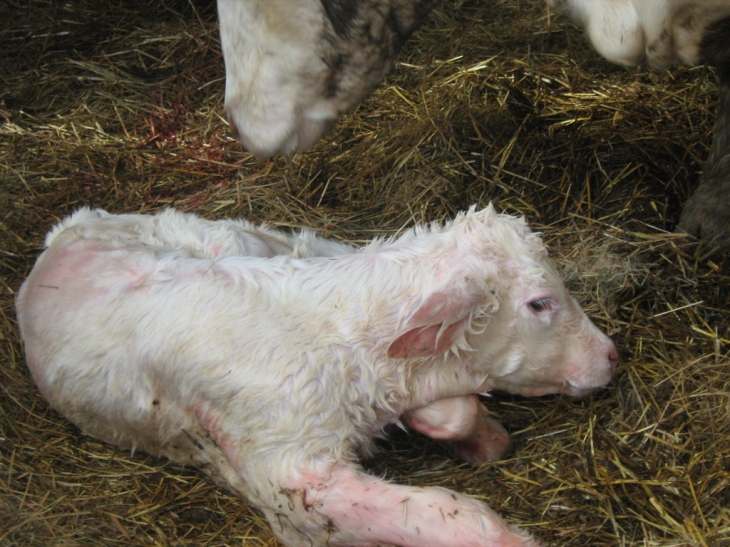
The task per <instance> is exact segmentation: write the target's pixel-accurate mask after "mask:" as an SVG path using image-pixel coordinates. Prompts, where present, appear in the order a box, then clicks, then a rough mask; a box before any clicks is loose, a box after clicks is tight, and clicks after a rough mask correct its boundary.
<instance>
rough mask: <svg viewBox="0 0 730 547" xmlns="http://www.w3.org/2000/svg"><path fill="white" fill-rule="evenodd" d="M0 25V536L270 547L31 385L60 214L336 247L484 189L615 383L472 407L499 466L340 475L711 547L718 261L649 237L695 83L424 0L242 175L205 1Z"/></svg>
mask: <svg viewBox="0 0 730 547" xmlns="http://www.w3.org/2000/svg"><path fill="white" fill-rule="evenodd" d="M0 20H3V21H4V24H3V25H2V29H0V58H2V59H3V62H2V63H0V78H1V85H0V94H1V95H0V212H1V214H0V239H1V240H2V245H1V246H0V248H1V251H2V252H1V253H0V268H1V269H2V278H1V280H2V294H1V295H0V321H1V322H2V330H1V331H0V335H1V338H0V341H1V343H0V413H1V414H0V545H7V546H23V547H31V546H33V547H35V546H43V547H75V546H91V545H110V546H113V545H114V546H120V547H122V546H124V547H127V546H168V545H169V546H188V545H190V546H193V545H195V546H202V545H205V546H210V547H218V546H233V545H246V546H248V545H251V546H256V545H270V546H274V545H276V544H277V543H276V540H275V539H274V538H273V536H272V535H271V533H270V531H269V529H268V526H267V524H266V523H265V522H264V521H263V519H262V518H261V517H260V516H259V515H258V514H257V513H256V512H255V511H253V510H252V509H251V508H250V507H249V506H248V505H247V503H246V502H245V501H244V500H240V499H236V498H233V497H231V496H229V495H228V494H226V493H225V492H223V491H221V490H220V489H218V488H216V487H215V486H214V485H213V484H212V483H211V482H210V481H208V480H206V479H205V478H204V477H202V476H201V475H200V474H199V473H197V472H196V471H195V470H192V469H185V468H181V467H179V466H177V465H175V464H172V463H170V462H166V461H160V460H156V459H155V458H151V457H148V456H146V455H144V454H139V453H138V454H134V455H132V454H129V453H127V452H122V451H117V450H115V449H114V448H112V447H110V446H107V445H104V444H102V443H100V442H97V441H95V440H93V439H90V438H89V437H86V436H84V435H83V434H81V433H80V432H79V431H78V430H77V429H76V428H74V427H73V426H72V425H70V424H69V423H68V422H67V421H66V420H64V419H63V418H62V417H61V416H59V415H58V414H57V413H55V412H54V411H52V410H50V409H49V407H48V405H47V404H46V403H45V401H44V400H43V399H42V398H41V397H40V395H39V394H38V392H37V390H36V388H35V386H34V385H33V382H32V380H31V379H30V377H29V374H28V372H27V369H26V368H25V364H24V361H23V355H22V351H21V346H20V343H19V338H18V332H17V327H16V323H15V317H14V307H13V306H14V297H15V293H16V291H17V288H18V286H19V285H20V283H21V281H22V279H23V278H24V276H25V275H26V274H27V273H28V271H29V270H30V268H31V267H32V264H33V262H34V260H35V258H36V256H37V255H38V253H39V250H40V247H41V244H42V239H43V236H44V234H45V233H46V231H47V230H48V228H49V227H50V226H51V225H52V224H53V223H55V222H56V221H57V220H58V219H59V218H61V217H62V216H64V215H66V214H67V213H69V212H70V211H72V210H74V209H75V208H77V207H79V206H81V205H92V206H97V207H103V208H106V209H108V210H110V211H113V212H153V211H156V210H159V209H160V208H163V207H171V206H174V207H177V208H180V209H182V210H185V211H194V212H197V213H199V214H202V215H204V216H206V217H208V218H223V217H236V216H245V217H247V218H249V219H252V220H254V221H267V222H269V223H271V224H272V225H274V226H276V227H280V228H287V227H290V226H300V225H305V226H310V227H312V228H314V229H316V230H319V231H320V232H321V233H323V234H326V235H328V236H330V237H333V238H336V239H341V240H346V241H351V242H355V243H357V242H361V241H364V240H366V239H369V238H371V237H373V236H375V235H380V234H390V233H393V232H396V231H397V230H399V229H402V228H403V227H407V226H410V225H412V224H413V223H415V222H423V221H430V220H440V219H445V218H450V217H452V216H453V215H454V214H455V213H456V212H457V211H459V210H462V209H464V208H465V207H467V206H469V205H470V204H472V203H479V204H481V205H484V204H486V203H487V202H488V201H494V202H495V204H497V206H498V207H499V208H501V209H503V210H506V211H508V212H511V213H515V214H524V215H526V216H527V218H528V219H529V221H530V222H531V224H532V226H533V228H534V229H536V230H540V231H542V232H543V234H544V238H545V240H546V241H547V242H548V244H549V246H550V248H551V253H552V256H553V258H554V260H555V261H556V262H557V263H558V265H559V267H560V268H561V269H562V270H563V272H564V274H565V276H566V282H567V283H568V285H569V287H570V288H571V290H572V291H573V292H574V294H575V295H576V296H577V298H578V299H579V300H580V301H581V302H582V303H583V304H584V306H585V308H586V310H587V311H588V313H589V314H590V315H591V317H592V318H593V319H594V320H595V322H596V323H597V324H598V325H599V326H600V327H601V328H602V329H603V330H605V331H606V332H607V333H609V334H610V335H611V336H612V337H613V338H614V340H615V341H616V343H617V345H618V347H619V349H620V353H621V361H622V362H621V365H620V367H619V372H618V375H617V377H616V379H615V381H614V382H613V383H612V385H611V386H610V387H608V388H607V389H605V390H603V391H602V392H600V393H597V394H595V395H594V396H591V397H588V398H585V399H583V400H578V401H575V400H570V399H567V398H563V397H546V398H542V399H523V398H518V397H508V396H494V397H492V398H490V400H489V401H488V404H489V407H490V409H492V410H493V411H494V412H495V413H496V414H497V416H498V417H499V418H500V419H501V420H502V421H503V422H504V423H505V425H506V426H507V428H508V429H509V430H510V432H511V433H512V435H513V439H514V441H515V448H514V451H513V453H512V454H511V456H510V457H509V458H508V459H506V460H504V461H501V462H498V463H494V464H489V465H484V466H482V467H479V468H473V467H470V466H468V465H466V464H461V463H459V462H457V461H455V460H454V459H453V458H452V457H451V455H450V454H449V453H448V451H447V450H446V449H445V448H443V447H442V446H440V445H438V444H437V443H435V442H433V441H431V440H428V439H425V438H423V437H420V436H418V435H416V434H411V435H407V434H405V433H398V434H394V435H393V436H392V438H391V439H390V440H389V441H387V442H385V443H383V445H382V451H381V452H380V454H378V456H376V457H375V458H373V459H372V460H370V461H367V462H365V465H366V467H368V469H370V470H371V471H372V472H374V473H377V474H383V475H385V476H387V477H389V478H392V479H393V480H396V481H400V482H404V483H410V484H419V485H441V486H446V487H450V488H455V489H457V490H460V491H463V492H466V493H468V494H470V495H472V496H475V497H477V498H479V499H483V500H485V501H487V502H488V503H490V504H491V506H492V507H493V508H495V509H496V510H497V511H499V512H500V513H502V514H503V515H505V516H506V517H507V518H509V519H510V520H511V521H513V522H515V523H519V524H520V525H522V526H523V527H525V528H528V529H529V530H531V531H532V532H533V533H534V534H535V535H536V536H537V537H539V538H540V539H541V540H542V541H544V543H545V544H546V545H554V546H585V545H591V546H627V547H628V546H632V547H633V546H637V547H638V546H665V547H669V546H685V545H697V546H704V547H721V546H724V545H730V365H729V364H728V363H729V362H730V360H729V359H728V344H730V329H729V328H728V324H729V323H728V318H729V315H730V313H729V311H728V310H730V289H729V288H728V260H727V255H726V254H723V253H722V252H720V251H716V250H713V249H709V248H706V247H703V246H701V245H699V244H697V243H696V242H694V241H692V240H690V239H688V238H685V237H682V236H678V235H676V234H673V233H672V230H673V227H674V223H675V222H676V220H677V218H678V214H679V211H680V209H681V204H682V203H683V201H684V200H685V199H686V198H687V196H688V195H689V194H690V193H691V191H692V189H693V188H694V186H695V184H696V181H697V180H698V174H699V172H700V171H701V169H702V163H703V161H704V158H705V156H706V154H707V150H708V147H709V144H710V140H711V135H712V124H713V120H714V115H715V111H716V102H717V88H716V80H715V77H714V74H713V73H712V71H711V70H709V69H707V68H692V69H690V68H682V69H675V70H672V71H670V72H663V73H660V74H654V73H651V72H647V71H644V70H625V69H621V68H617V67H614V66H611V65H609V64H607V63H606V62H604V61H602V60H601V59H600V58H598V57H597V55H596V54H595V53H594V52H592V51H591V49H590V48H589V47H588V46H587V44H586V43H585V41H584V39H583V37H582V36H581V35H580V33H579V32H578V31H577V30H576V29H574V28H572V27H571V26H570V25H569V24H567V23H566V22H565V21H563V20H562V19H555V18H554V17H553V16H552V15H551V14H549V13H548V12H547V10H546V9H545V7H544V6H543V5H542V2H541V1H540V0H492V1H487V0H479V1H476V0H474V1H471V0H464V1H459V0H453V1H447V0H444V1H442V2H438V3H437V6H436V8H435V10H434V12H433V14H432V15H431V16H430V17H429V18H428V20H427V22H426V24H425V26H424V27H423V28H422V29H421V30H420V31H419V32H418V33H417V34H416V35H415V36H414V37H413V39H412V40H411V41H410V42H409V43H408V44H407V45H406V48H405V50H404V51H403V52H402V54H401V55H400V58H399V59H400V62H399V63H398V65H397V66H396V67H395V68H394V70H393V71H392V72H391V74H390V75H389V76H388V78H387V80H386V81H385V82H384V83H383V85H382V86H381V87H380V88H379V89H378V90H377V92H376V93H375V94H374V95H373V97H371V98H370V99H369V100H368V101H366V102H365V103H364V104H363V105H362V106H361V107H360V108H359V109H358V110H357V111H356V112H354V113H352V114H351V115H349V116H347V117H346V118H345V119H343V120H342V121H341V122H340V124H338V126H337V129H336V132H335V133H334V134H333V135H331V136H329V137H328V138H326V139H324V141H323V142H322V143H320V144H319V145H318V146H317V147H316V148H315V149H314V150H312V151H311V152H308V153H304V154H299V155H297V156H296V157H294V158H293V159H291V160H290V159H285V158H275V159H272V160H269V161H256V160H254V159H253V158H252V157H251V156H250V155H248V154H247V153H246V152H245V151H243V150H242V148H241V146H240V145H239V144H238V143H237V142H235V141H234V140H233V139H232V138H231V137H230V131H229V130H228V127H227V125H226V123H225V121H224V119H223V118H222V113H223V105H222V91H223V76H224V73H223V62H222V58H221V55H220V45H219V40H218V35H217V23H216V14H215V5H214V3H213V2H211V1H203V0H190V1H189V2H188V1H186V0H168V1H166V2H152V1H149V0H147V1H146V2H113V1H109V0H104V1H101V2H91V1H89V0H76V1H73V2H52V1H50V0H23V1H22V2H21V1H20V0H8V1H7V2H5V3H3V4H2V5H0Z"/></svg>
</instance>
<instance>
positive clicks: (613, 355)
mask: <svg viewBox="0 0 730 547" xmlns="http://www.w3.org/2000/svg"><path fill="white" fill-rule="evenodd" d="M608 362H609V363H610V364H611V373H612V374H613V373H614V372H615V371H616V367H618V352H616V351H615V350H614V351H610V352H608Z"/></svg>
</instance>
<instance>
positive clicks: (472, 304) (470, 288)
mask: <svg viewBox="0 0 730 547" xmlns="http://www.w3.org/2000/svg"><path fill="white" fill-rule="evenodd" d="M487 293H488V294H489V295H490V296H491V298H487V295H486V294H485V293H484V291H479V290H477V288H476V287H475V286H474V284H473V283H469V280H464V282H462V284H461V286H460V287H459V286H456V287H453V286H452V287H451V288H447V289H439V290H438V291H436V292H435V293H433V294H431V295H430V296H429V297H428V298H426V300H425V301H424V302H423V303H421V304H420V305H419V306H418V307H417V308H416V310H415V311H414V312H413V313H412V314H411V316H410V317H409V318H408V320H407V321H406V323H405V332H404V333H403V334H401V335H400V336H398V337H397V338H396V339H395V340H394V341H393V342H392V343H391V344H390V346H389V347H388V357H391V358H393V359H414V358H419V357H436V356H438V355H442V354H444V353H445V352H446V351H448V350H449V349H450V348H451V347H452V346H453V345H454V344H455V343H456V342H457V341H458V340H459V338H460V337H461V336H462V335H463V334H464V332H465V331H466V330H467V328H468V327H469V325H470V323H471V321H472V320H473V319H474V318H475V317H476V316H477V315H482V314H484V313H485V312H486V311H487V310H488V309H489V308H490V307H491V308H493V309H495V308H496V305H497V304H496V298H495V297H494V292H493V291H487Z"/></svg>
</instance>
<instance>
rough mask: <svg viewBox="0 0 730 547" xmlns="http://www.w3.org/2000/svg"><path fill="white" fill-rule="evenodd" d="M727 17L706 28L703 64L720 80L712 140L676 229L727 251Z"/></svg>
mask: <svg viewBox="0 0 730 547" xmlns="http://www.w3.org/2000/svg"><path fill="white" fill-rule="evenodd" d="M729 32H730V17H729V18H726V19H723V20H721V21H718V22H717V23H715V24H714V25H712V26H711V27H709V28H708V30H707V31H706V33H705V35H704V38H703V40H702V46H701V50H702V57H703V61H704V62H707V63H708V64H711V65H713V66H715V67H716V68H717V73H718V76H719V80H720V104H719V106H718V115H717V122H716V124H715V138H714V139H713V141H712V147H711V148H710V155H709V157H708V158H707V162H706V163H705V168H704V171H703V172H702V178H701V179H700V184H699V186H698V187H697V190H695V192H694V194H692V195H691V196H690V198H689V199H688V200H687V203H686V204H685V206H684V209H683V210H682V216H681V218H680V221H679V229H680V230H682V231H684V232H687V233H688V234H692V235H694V236H696V237H700V238H702V239H703V240H705V241H707V242H710V243H712V244H718V245H722V246H725V247H730V46H729V45H728V43H727V36H728V33H729Z"/></svg>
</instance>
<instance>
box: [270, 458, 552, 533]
mask: <svg viewBox="0 0 730 547" xmlns="http://www.w3.org/2000/svg"><path fill="white" fill-rule="evenodd" d="M278 492H279V493H282V492H283V493H286V496H287V500H286V503H285V504H281V503H280V504H279V509H278V510H277V511H274V512H273V513H272V512H270V511H265V512H269V513H270V514H268V515H267V516H269V519H270V520H271V521H272V525H273V526H274V529H275V530H277V528H278V529H279V530H280V531H282V532H283V531H284V528H289V529H288V530H286V534H285V535H286V536H287V537H286V540H287V545H298V544H301V545H305V544H306V545H310V546H311V545H315V546H318V545H322V546H324V545H328V546H331V547H335V546H343V547H345V546H347V547H355V546H357V547H375V546H378V547H380V546H395V545H397V546H400V547H539V544H538V543H537V542H536V541H535V540H534V539H533V538H531V537H530V536H529V535H528V534H527V533H525V532H524V531H521V530H519V529H517V528H514V527H512V526H510V525H509V524H507V522H506V521H504V520H503V519H502V518H501V517H500V516H499V515H497V513H495V512H494V511H492V510H491V509H490V508H489V507H488V506H487V505H486V504H484V503H482V502H479V501H477V500H474V499H472V498H469V497H467V496H464V495H462V494H458V493H456V492H453V491H451V490H447V489H445V488H437V487H431V488H418V487H411V486H400V485H396V484H392V483H388V482H385V481H383V480H381V479H378V478H376V477H373V476H370V475H367V474H365V473H363V472H362V471H360V470H359V469H357V468H356V467H355V466H354V465H353V464H349V463H345V462H332V461H331V460H324V459H323V460H321V461H318V462H316V463H315V464H314V465H312V466H310V467H308V468H304V469H300V470H298V471H296V472H294V473H292V474H291V475H290V476H289V478H288V481H287V482H286V484H285V485H281V487H280V488H278ZM282 507H283V509H282ZM272 517H273V519H272ZM293 536H298V537H301V542H292V541H291V540H292V538H293ZM282 539H284V538H283V537H282ZM308 542H311V543H308Z"/></svg>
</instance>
